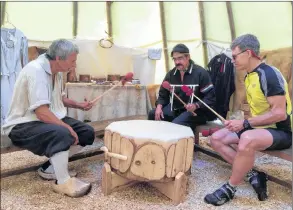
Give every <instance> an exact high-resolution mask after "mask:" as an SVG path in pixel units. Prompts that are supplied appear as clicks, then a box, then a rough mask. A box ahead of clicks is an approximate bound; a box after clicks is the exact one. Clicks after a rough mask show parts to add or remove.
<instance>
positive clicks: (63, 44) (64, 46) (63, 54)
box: [47, 39, 79, 60]
mask: <svg viewBox="0 0 293 210" xmlns="http://www.w3.org/2000/svg"><path fill="white" fill-rule="evenodd" d="M72 53H77V54H78V53H79V49H78V46H77V45H76V44H74V43H72V42H71V41H68V40H66V39H57V40H55V41H53V42H52V44H51V45H50V47H49V49H48V51H47V55H49V56H50V57H51V59H53V60H56V56H59V57H60V59H61V60H66V59H67V57H68V56H69V55H71V54H72Z"/></svg>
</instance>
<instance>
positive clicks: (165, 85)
mask: <svg viewBox="0 0 293 210" xmlns="http://www.w3.org/2000/svg"><path fill="white" fill-rule="evenodd" d="M162 87H163V88H165V89H167V90H169V91H170V92H171V89H172V87H171V85H170V83H169V82H168V81H164V82H163V83H162ZM174 96H175V97H176V98H177V99H178V100H179V101H180V102H181V103H182V104H184V106H186V103H185V102H184V101H182V99H181V98H180V97H179V96H178V95H177V94H176V93H175V92H174ZM191 113H192V114H193V116H197V114H196V113H195V112H191Z"/></svg>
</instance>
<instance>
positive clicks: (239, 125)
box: [225, 120, 244, 132]
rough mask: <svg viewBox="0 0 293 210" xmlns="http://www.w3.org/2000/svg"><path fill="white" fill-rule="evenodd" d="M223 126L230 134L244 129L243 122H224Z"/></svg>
mask: <svg viewBox="0 0 293 210" xmlns="http://www.w3.org/2000/svg"><path fill="white" fill-rule="evenodd" d="M225 126H226V128H227V129H228V130H229V131H231V132H239V131H241V130H243V129H244V127H243V120H226V121H225Z"/></svg>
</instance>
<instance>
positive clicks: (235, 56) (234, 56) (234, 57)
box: [232, 50, 247, 61]
mask: <svg viewBox="0 0 293 210" xmlns="http://www.w3.org/2000/svg"><path fill="white" fill-rule="evenodd" d="M246 51H247V50H243V51H241V52H240V53H237V54H236V55H232V58H233V60H234V61H235V60H236V58H237V56H238V55H240V54H242V53H244V52H246Z"/></svg>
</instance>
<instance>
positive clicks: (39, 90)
mask: <svg viewBox="0 0 293 210" xmlns="http://www.w3.org/2000/svg"><path fill="white" fill-rule="evenodd" d="M62 83H63V79H62V73H57V74H56V76H55V84H54V88H53V81H52V72H51V67H50V63H49V60H48V59H47V58H46V57H45V55H41V56H39V57H38V58H37V59H36V60H34V61H31V62H30V63H29V64H27V65H26V66H25V67H24V68H23V69H22V71H21V72H20V74H19V76H18V78H17V80H16V83H15V87H14V91H13V95H12V100H11V106H10V109H9V112H8V116H7V118H6V120H5V124H4V125H3V126H2V129H3V131H4V134H6V135H8V134H9V132H10V131H11V129H12V128H13V127H14V126H15V125H17V124H20V123H25V122H31V121H38V120H39V119H38V118H37V116H36V114H35V112H34V110H35V109H37V108H38V107H40V106H41V105H44V104H48V105H49V107H50V110H51V111H52V112H53V113H54V114H55V115H56V117H58V118H59V119H62V118H64V117H65V116H66V108H65V107H64V104H63V102H62V96H63V95H64V94H65V93H64V92H63V85H62Z"/></svg>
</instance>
